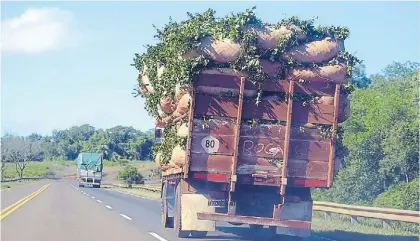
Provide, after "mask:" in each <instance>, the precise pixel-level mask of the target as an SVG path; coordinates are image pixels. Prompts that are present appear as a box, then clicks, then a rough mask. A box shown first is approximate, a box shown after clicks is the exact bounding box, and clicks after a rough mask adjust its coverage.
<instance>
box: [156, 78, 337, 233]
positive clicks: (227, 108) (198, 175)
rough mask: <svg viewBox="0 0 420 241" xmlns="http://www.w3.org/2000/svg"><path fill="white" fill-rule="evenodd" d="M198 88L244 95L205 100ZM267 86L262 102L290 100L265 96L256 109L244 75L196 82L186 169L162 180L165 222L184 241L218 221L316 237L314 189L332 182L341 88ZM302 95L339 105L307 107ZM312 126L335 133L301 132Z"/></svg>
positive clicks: (171, 171)
mask: <svg viewBox="0 0 420 241" xmlns="http://www.w3.org/2000/svg"><path fill="white" fill-rule="evenodd" d="M200 87H218V88H224V89H236V90H237V92H238V93H239V96H230V97H226V96H221V95H213V96H212V95H206V94H203V93H199V92H198V91H196V90H197V89H200ZM261 88H262V91H263V92H262V93H263V96H267V95H276V94H277V95H283V96H285V100H278V99H274V100H273V99H272V98H271V99H270V98H262V100H261V101H260V102H259V103H258V105H257V104H256V100H255V99H248V98H246V97H245V98H244V93H245V92H246V91H247V90H256V89H258V87H257V85H254V84H253V83H251V82H250V81H248V80H247V79H246V77H243V76H240V75H239V74H238V75H222V74H220V75H219V74H214V73H212V74H201V75H199V76H198V77H197V78H196V79H195V80H194V88H192V89H194V90H193V91H192V93H190V94H191V96H192V101H191V105H190V112H189V116H188V128H189V135H188V139H187V147H186V160H185V165H184V166H183V167H179V168H174V167H172V168H169V169H167V170H165V171H163V179H162V223H163V224H164V225H165V226H166V227H174V229H175V231H176V232H177V235H178V237H186V236H188V235H189V234H191V235H192V236H195V237H200V236H204V235H205V233H206V232H207V231H213V230H214V229H215V224H214V223H215V221H225V222H229V223H232V224H249V225H250V227H251V228H253V229H255V230H259V228H261V227H262V226H269V227H270V230H272V231H273V234H274V233H277V234H281V235H289V236H295V237H305V236H308V235H310V229H311V219H312V199H311V194H310V188H311V187H323V188H328V187H331V186H332V183H333V177H334V171H335V138H336V135H335V130H336V128H337V122H338V121H339V120H340V118H341V119H342V115H343V113H342V112H343V110H341V109H340V107H339V103H340V99H339V98H340V86H339V85H338V84H334V83H332V82H331V81H326V82H325V83H321V82H314V83H307V82H306V83H303V82H295V81H288V80H277V81H267V82H266V83H264V84H263V85H262V86H261ZM299 94H308V95H314V94H316V95H321V96H327V97H328V96H329V97H332V98H333V103H330V104H325V103H307V104H302V103H301V102H297V101H296V100H294V98H293V96H294V95H299ZM203 118H207V119H209V118H210V120H207V121H205V122H203V121H202V119H203ZM244 120H248V122H249V120H254V121H255V120H256V121H257V122H260V123H263V124H249V123H246V122H244ZM313 124H322V125H327V126H330V128H331V130H332V134H331V135H330V136H329V137H325V136H324V135H322V133H321V132H320V131H319V130H318V129H316V128H315V129H314V128H312V127H311V128H306V127H303V126H312V125H313Z"/></svg>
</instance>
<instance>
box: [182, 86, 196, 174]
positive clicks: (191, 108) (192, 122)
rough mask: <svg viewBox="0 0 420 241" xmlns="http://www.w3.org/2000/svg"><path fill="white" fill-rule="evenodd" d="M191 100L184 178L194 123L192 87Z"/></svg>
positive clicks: (187, 169) (188, 166)
mask: <svg viewBox="0 0 420 241" xmlns="http://www.w3.org/2000/svg"><path fill="white" fill-rule="evenodd" d="M190 95H191V102H190V110H189V114H188V139H187V147H186V155H185V165H184V178H188V172H189V170H190V161H191V141H192V129H193V125H194V109H195V92H194V88H192V90H191V91H190Z"/></svg>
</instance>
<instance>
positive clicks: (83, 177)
mask: <svg viewBox="0 0 420 241" xmlns="http://www.w3.org/2000/svg"><path fill="white" fill-rule="evenodd" d="M76 162H77V180H78V182H79V187H97V188H99V187H101V181H102V169H103V156H102V154H100V153H93V152H82V153H80V154H79V155H78V156H77V159H76Z"/></svg>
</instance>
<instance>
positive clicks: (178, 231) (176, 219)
mask: <svg viewBox="0 0 420 241" xmlns="http://www.w3.org/2000/svg"><path fill="white" fill-rule="evenodd" d="M181 225H182V220H181V184H178V185H177V187H176V191H175V217H174V230H175V234H176V237H178V238H187V237H188V236H189V235H190V232H189V231H183V230H182V228H181V227H182V226H181Z"/></svg>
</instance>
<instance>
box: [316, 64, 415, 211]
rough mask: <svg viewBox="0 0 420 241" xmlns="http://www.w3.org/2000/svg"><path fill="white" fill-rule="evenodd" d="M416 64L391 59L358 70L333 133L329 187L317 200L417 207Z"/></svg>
mask: <svg viewBox="0 0 420 241" xmlns="http://www.w3.org/2000/svg"><path fill="white" fill-rule="evenodd" d="M419 76H420V64H419V63H412V62H406V63H393V64H390V65H389V66H387V67H386V68H385V69H384V70H383V71H382V72H381V73H379V74H375V75H372V76H370V77H369V78H368V77H366V76H364V74H363V69H358V72H357V73H356V78H355V79H354V81H353V82H354V83H355V86H356V87H355V89H354V91H353V92H352V93H351V95H350V100H351V101H350V104H351V116H350V118H349V119H348V120H347V121H346V122H344V123H342V124H341V125H340V127H339V133H338V147H337V154H338V155H339V156H340V158H341V159H343V163H342V169H341V170H340V171H339V173H338V174H337V176H336V178H335V181H334V184H333V187H332V188H331V189H329V190H316V191H314V192H313V194H314V195H313V197H314V198H315V199H317V200H326V201H333V202H338V203H347V204H365V205H376V206H387V207H394V208H401V209H413V210H418V209H419V192H418V186H419V179H418V178H419V118H418V116H419V106H418V104H419V83H420V82H419V81H420V80H419Z"/></svg>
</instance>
